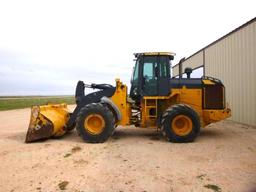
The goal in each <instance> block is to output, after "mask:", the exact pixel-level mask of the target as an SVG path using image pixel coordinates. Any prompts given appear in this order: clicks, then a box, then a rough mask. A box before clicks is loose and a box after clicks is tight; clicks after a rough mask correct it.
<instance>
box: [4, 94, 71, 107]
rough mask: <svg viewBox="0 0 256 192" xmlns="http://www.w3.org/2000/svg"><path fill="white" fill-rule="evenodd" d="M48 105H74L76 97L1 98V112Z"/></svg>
mask: <svg viewBox="0 0 256 192" xmlns="http://www.w3.org/2000/svg"><path fill="white" fill-rule="evenodd" d="M47 103H67V104H74V103H75V98H74V96H25V97H17V96H15V97H0V111H4V110H9V109H22V108H26V107H31V106H32V105H44V104H47Z"/></svg>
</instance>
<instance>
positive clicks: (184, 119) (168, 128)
mask: <svg viewBox="0 0 256 192" xmlns="http://www.w3.org/2000/svg"><path fill="white" fill-rule="evenodd" d="M161 130H162V133H163V135H164V137H166V138H167V140H168V141H170V142H174V143H186V142H192V141H194V140H195V139H196V137H197V136H198V134H199V132H200V120H199V117H198V114H197V113H196V112H195V111H194V110H193V109H192V108H191V107H190V106H188V105H184V104H177V105H173V106H172V107H170V108H168V109H167V110H166V111H165V113H164V114H163V116H162V121H161Z"/></svg>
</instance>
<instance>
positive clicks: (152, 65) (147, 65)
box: [143, 56, 157, 95]
mask: <svg viewBox="0 0 256 192" xmlns="http://www.w3.org/2000/svg"><path fill="white" fill-rule="evenodd" d="M143 92H144V95H156V94H157V57H151V56H147V57H144V64H143Z"/></svg>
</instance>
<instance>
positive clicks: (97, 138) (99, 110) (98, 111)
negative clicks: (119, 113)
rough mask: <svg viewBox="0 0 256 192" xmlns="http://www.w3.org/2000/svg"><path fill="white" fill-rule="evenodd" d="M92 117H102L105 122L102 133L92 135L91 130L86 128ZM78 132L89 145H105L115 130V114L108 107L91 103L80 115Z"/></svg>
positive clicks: (77, 120) (77, 122)
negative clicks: (86, 123)
mask: <svg viewBox="0 0 256 192" xmlns="http://www.w3.org/2000/svg"><path fill="white" fill-rule="evenodd" d="M91 116H97V117H100V118H101V119H102V120H104V124H103V125H102V128H101V130H102V131H101V132H99V133H94V134H93V133H92V132H90V129H89V128H88V127H86V125H85V121H86V122H87V121H88V120H87V119H88V118H90V117H91ZM76 130H77V131H78V134H79V135H80V136H81V137H82V138H83V140H84V141H86V142H89V143H103V142H104V141H106V140H107V139H108V138H109V137H110V136H111V134H112V133H113V130H114V116H113V113H112V112H111V111H110V109H109V108H108V107H107V106H104V105H102V104H101V103H91V104H88V105H86V106H85V107H83V108H82V109H81V111H80V112H79V113H78V116H77V119H76Z"/></svg>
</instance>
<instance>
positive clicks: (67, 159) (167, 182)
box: [0, 109, 256, 192]
mask: <svg viewBox="0 0 256 192" xmlns="http://www.w3.org/2000/svg"><path fill="white" fill-rule="evenodd" d="M29 116H30V109H22V110H12V111H2V112H0V121H1V125H0V173H1V174H0V181H1V182H0V191H13V192H16V191H26V192H30V191H31V192H34V191H38V192H39V191H67V192H69V191H70V192H74V191H139V192H142V191H147V192H150V191H174V192H176V191H178V192H182V191H186V192H187V191H205V192H210V191H222V192H224V191H232V192H236V191H237V192H241V191H251V190H252V189H255V188H256V153H255V149H256V129H255V128H254V127H251V126H247V125H246V126H245V125H241V124H238V123H234V122H232V121H223V122H219V123H217V124H212V125H210V126H209V127H207V128H205V129H203V130H202V132H201V134H200V135H199V137H198V139H197V140H196V141H195V142H194V143H187V144H174V143H168V142H167V141H166V140H165V139H164V138H163V137H162V135H161V133H160V132H157V131H156V130H151V129H144V128H141V129H140V128H135V127H118V128H117V129H116V130H115V133H114V134H113V136H112V137H111V138H110V139H109V140H108V141H107V142H105V143H100V144H89V143H84V142H83V140H82V139H81V138H80V137H79V136H78V135H77V133H76V131H73V132H71V133H70V134H68V135H66V136H64V137H63V138H61V139H49V140H46V141H42V142H36V143H31V144H25V143H24V140H25V135H26V130H27V127H28V123H29Z"/></svg>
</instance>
